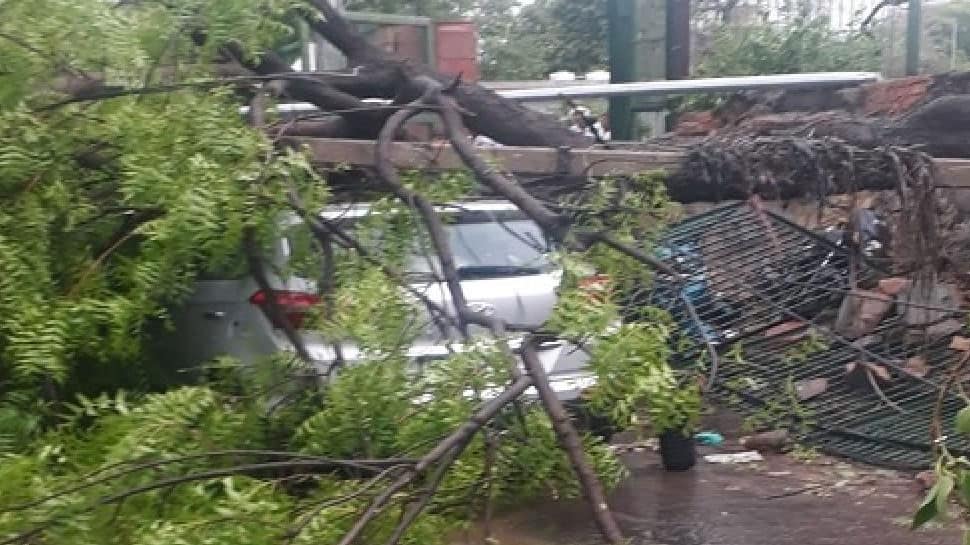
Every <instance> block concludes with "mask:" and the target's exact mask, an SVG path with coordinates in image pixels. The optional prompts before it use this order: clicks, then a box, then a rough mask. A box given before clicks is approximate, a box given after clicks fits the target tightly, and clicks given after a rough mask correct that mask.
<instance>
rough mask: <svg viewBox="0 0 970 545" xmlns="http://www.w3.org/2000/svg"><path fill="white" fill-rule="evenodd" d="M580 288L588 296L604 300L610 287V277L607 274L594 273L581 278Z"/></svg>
mask: <svg viewBox="0 0 970 545" xmlns="http://www.w3.org/2000/svg"><path fill="white" fill-rule="evenodd" d="M579 289H580V290H581V291H583V292H584V293H586V294H587V295H588V296H590V297H593V298H595V299H597V300H602V299H603V297H604V296H605V295H606V293H607V292H608V291H609V289H610V277H609V276H607V275H605V274H593V275H590V276H584V277H583V278H580V279H579Z"/></svg>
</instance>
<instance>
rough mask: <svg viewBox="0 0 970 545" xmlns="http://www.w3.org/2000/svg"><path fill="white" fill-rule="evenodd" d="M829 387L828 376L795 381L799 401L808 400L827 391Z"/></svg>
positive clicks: (796, 395)
mask: <svg viewBox="0 0 970 545" xmlns="http://www.w3.org/2000/svg"><path fill="white" fill-rule="evenodd" d="M828 388H829V381H828V379H826V378H812V379H806V380H800V381H798V382H796V383H795V397H797V398H798V400H799V401H807V400H809V399H812V398H813V397H816V396H818V395H821V394H823V393H825V391H826V390H828Z"/></svg>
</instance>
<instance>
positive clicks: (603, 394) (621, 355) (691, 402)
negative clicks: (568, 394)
mask: <svg viewBox="0 0 970 545" xmlns="http://www.w3.org/2000/svg"><path fill="white" fill-rule="evenodd" d="M656 318H657V319H656V320H654V321H650V322H639V323H634V324H624V325H623V326H621V327H620V328H619V330H618V331H616V332H615V333H612V334H609V335H604V336H603V337H601V338H599V339H597V341H596V344H595V345H594V346H593V349H592V360H591V362H590V365H591V367H592V369H593V370H594V372H595V373H596V379H597V382H596V386H595V387H593V389H592V393H591V396H590V404H591V407H592V408H593V409H594V410H597V411H599V412H600V413H602V414H607V415H609V416H610V417H611V418H612V419H613V421H614V422H615V423H616V424H617V425H619V426H622V427H627V426H630V425H631V424H634V423H636V420H637V416H638V414H641V411H642V414H645V415H646V417H647V419H648V422H649V424H650V426H651V428H653V430H654V431H655V432H656V433H660V432H663V431H666V430H685V431H691V430H692V428H693V427H694V425H695V424H696V421H697V418H698V417H699V416H700V392H699V390H698V388H697V386H696V384H690V383H689V379H688V382H687V383H686V384H684V383H682V380H681V379H678V377H677V375H676V374H675V373H674V370H673V369H672V368H671V367H670V365H669V363H668V360H669V358H670V355H671V349H670V339H671V329H670V325H669V324H668V323H667V320H663V319H662V317H661V316H659V314H658V315H657V316H656Z"/></svg>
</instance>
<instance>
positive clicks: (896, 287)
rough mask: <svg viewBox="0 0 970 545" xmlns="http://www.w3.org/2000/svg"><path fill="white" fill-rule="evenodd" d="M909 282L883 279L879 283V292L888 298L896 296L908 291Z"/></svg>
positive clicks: (904, 279) (907, 280)
mask: <svg viewBox="0 0 970 545" xmlns="http://www.w3.org/2000/svg"><path fill="white" fill-rule="evenodd" d="M910 284H911V282H910V280H909V279H908V278H900V277H893V278H883V279H882V280H880V281H879V291H881V292H883V293H885V294H886V295H889V296H896V295H899V294H900V293H902V292H903V291H905V290H907V289H909V286H910Z"/></svg>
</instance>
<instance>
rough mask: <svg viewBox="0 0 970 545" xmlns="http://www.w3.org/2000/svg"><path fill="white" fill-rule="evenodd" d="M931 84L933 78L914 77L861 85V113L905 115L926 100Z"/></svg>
mask: <svg viewBox="0 0 970 545" xmlns="http://www.w3.org/2000/svg"><path fill="white" fill-rule="evenodd" d="M932 83H933V78H931V77H929V76H914V77H908V78H896V79H890V80H885V81H878V82H875V83H870V84H868V85H863V86H862V94H863V98H862V110H863V113H865V115H890V116H896V115H899V114H903V113H906V112H908V111H909V110H910V109H912V108H913V106H916V105H917V104H919V103H920V102H921V101H922V100H923V99H924V98H926V95H927V93H928V92H929V90H930V84H932Z"/></svg>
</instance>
